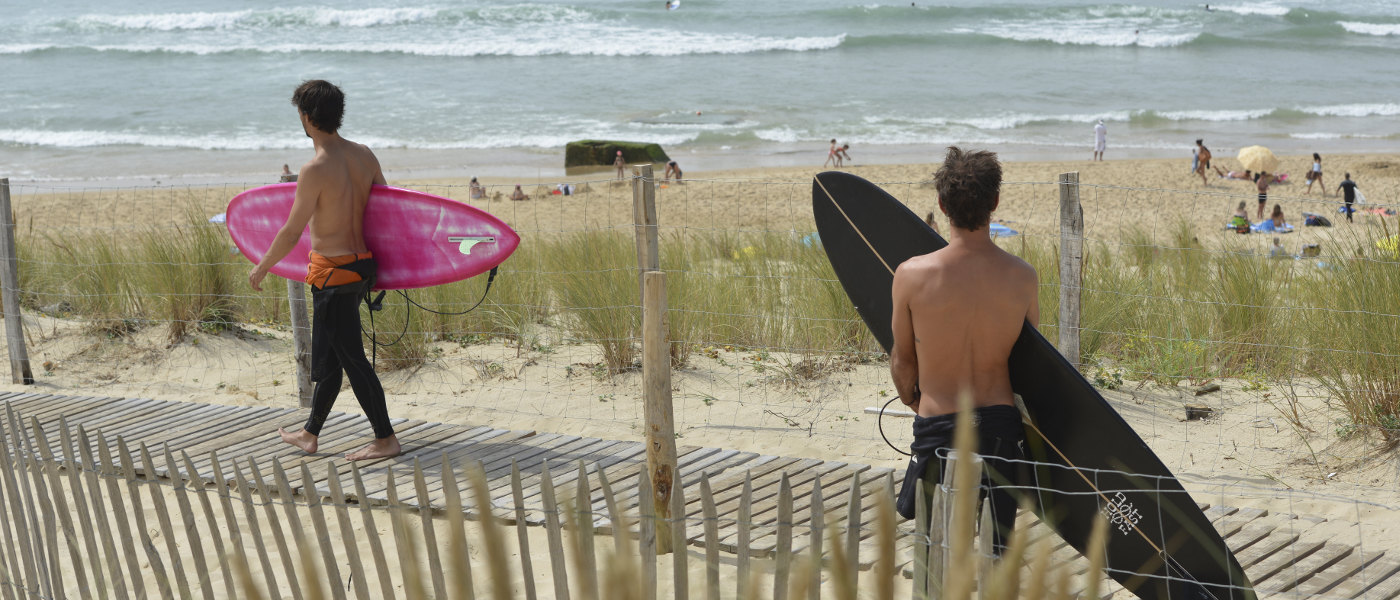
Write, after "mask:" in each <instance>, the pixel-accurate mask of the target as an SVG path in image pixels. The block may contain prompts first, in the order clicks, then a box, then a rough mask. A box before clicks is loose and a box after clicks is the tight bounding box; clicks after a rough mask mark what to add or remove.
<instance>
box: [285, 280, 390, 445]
mask: <svg viewBox="0 0 1400 600" xmlns="http://www.w3.org/2000/svg"><path fill="white" fill-rule="evenodd" d="M340 268H342V269H346V270H351V271H355V272H357V273H359V274H360V275H361V277H363V280H361V281H357V282H355V283H347V284H345V285H337V286H330V287H326V288H317V287H315V286H312V288H311V306H312V308H313V309H314V310H315V313H314V315H313V316H312V318H311V380H312V381H313V382H315V384H316V387H315V390H314V391H313V392H312V394H311V416H309V417H307V419H306V426H305V427H304V429H305V430H306V431H307V432H308V433H310V434H312V435H320V434H321V426H322V425H324V424H325V423H326V417H327V416H329V415H330V412H331V407H332V406H334V405H335V399H336V396H339V395H340V382H341V375H340V373H341V371H342V370H343V371H344V372H345V374H346V375H348V376H349V377H350V388H351V389H352V390H354V391H355V398H356V399H358V400H359V401H360V408H361V409H363V410H364V412H365V417H367V418H368V419H369V422H370V425H371V426H372V427H374V437H375V438H376V439H383V438H386V437H389V436H391V435H394V426H393V425H392V424H390V422H389V408H388V406H387V405H386V403H385V400H384V386H383V385H381V384H380V383H379V376H378V375H375V373H374V365H371V364H370V362H369V359H368V358H365V347H364V341H363V339H362V337H361V333H360V300H361V299H362V298H364V296H365V294H366V293H368V292H369V290H370V288H371V287H373V285H374V281H375V273H376V272H377V270H378V266H377V265H376V263H375V262H374V259H373V258H367V259H361V260H357V261H355V262H353V263H350V264H348V265H344V266H342V267H340Z"/></svg>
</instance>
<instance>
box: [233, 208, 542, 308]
mask: <svg viewBox="0 0 1400 600" xmlns="http://www.w3.org/2000/svg"><path fill="white" fill-rule="evenodd" d="M296 186H297V184H295V183H278V184H274V185H268V186H263V187H259V188H254V189H251V190H248V191H245V192H243V193H241V194H238V195H237V196H234V198H233V200H231V201H230V202H229V205H228V231H229V235H230V236H231V237H232V238H233V243H234V245H236V246H238V249H239V251H241V252H242V253H243V255H244V256H246V257H247V258H248V259H249V260H251V261H253V262H254V263H255V264H256V263H257V262H258V261H261V260H262V258H263V256H264V255H266V254H267V250H268V248H269V247H271V246H272V241H273V239H274V238H276V237H277V232H278V231H279V230H280V229H281V228H282V225H283V224H285V223H286V222H287V215H289V214H291V212H292V202H293V201H294V200H295V199H296ZM365 245H366V246H368V247H369V250H370V252H373V253H374V258H375V260H376V261H377V262H378V263H379V275H378V283H377V284H376V286H375V287H376V288H377V289H384V290H397V289H409V288H419V287H429V286H434V285H442V284H444V283H451V282H454V281H460V280H462V279H467V278H469V277H474V276H476V275H480V274H482V273H485V272H486V271H489V270H491V268H492V267H495V266H496V265H499V264H501V263H502V262H504V261H505V260H506V259H507V258H509V257H510V255H511V253H513V252H515V248H516V247H517V246H519V245H520V236H519V235H518V234H516V233H515V231H514V230H513V229H511V228H510V226H509V225H506V224H505V222H503V221H501V220H500V219H497V218H496V217H495V216H493V215H491V214H490V213H487V212H485V211H483V210H481V209H478V208H476V207H473V206H469V205H467V204H463V203H461V202H458V201H456V200H451V199H448V198H443V197H441V196H434V195H432V194H425V193H422V192H415V191H413V190H406V189H402V188H395V187H389V186H383V185H376V186H374V188H373V189H372V190H371V191H370V196H369V203H368V204H367V205H366V206H365ZM310 252H311V233H310V231H303V232H302V234H301V239H300V240H298V241H297V245H296V247H294V248H293V249H292V251H291V253H289V254H288V255H287V257H286V258H284V259H282V261H281V262H279V263H277V265H276V266H274V267H273V268H272V273H273V274H275V275H278V276H281V277H285V278H287V279H293V280H297V281H301V280H303V279H305V277H306V265H307V262H308V260H307V255H308V254H309V253H310Z"/></svg>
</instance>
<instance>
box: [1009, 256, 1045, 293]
mask: <svg viewBox="0 0 1400 600" xmlns="http://www.w3.org/2000/svg"><path fill="white" fill-rule="evenodd" d="M1003 252H1005V251H1003ZM1004 260H1005V262H1006V266H1007V271H1008V272H1009V273H1010V275H1011V276H1012V277H1015V278H1016V280H1017V281H1018V282H1020V283H1021V284H1022V285H1027V286H1030V287H1032V288H1034V287H1036V286H1038V285H1039V284H1040V275H1039V274H1037V273H1036V272H1035V267H1032V266H1031V264H1030V263H1028V262H1026V261H1025V260H1022V259H1021V257H1019V256H1016V255H1015V254H1012V253H1010V252H1005V257H1004Z"/></svg>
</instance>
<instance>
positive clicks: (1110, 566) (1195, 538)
mask: <svg viewBox="0 0 1400 600" xmlns="http://www.w3.org/2000/svg"><path fill="white" fill-rule="evenodd" d="M812 212H813V213H814V215H815V216H816V221H817V231H818V233H819V234H820V235H821V241H822V245H823V247H824V248H825V249H826V254H827V257H828V258H829V259H830V260H831V265H832V267H833V268H834V269H835V271H836V275H837V277H838V278H839V279H840V280H841V286H842V287H843V288H845V290H846V295H848V296H850V298H851V301H852V302H853V303H854V304H855V307H856V310H857V311H858V312H859V313H860V316H861V318H862V319H863V320H864V321H865V324H866V326H867V327H869V328H870V331H871V333H873V334H875V338H876V339H877V340H878V341H879V342H880V345H881V346H884V348H885V350H886V351H889V349H890V346H891V345H892V344H893V334H892V333H891V331H890V318H891V311H892V301H891V298H890V285H891V284H892V283H893V281H894V270H895V268H896V267H898V266H899V264H900V263H902V262H904V261H905V260H907V259H909V258H911V257H914V256H919V255H922V254H928V253H930V252H933V251H935V250H938V249H939V248H942V247H944V246H946V245H947V242H945V241H943V238H941V237H939V236H938V234H937V233H935V232H934V231H933V229H931V228H930V227H929V226H928V225H926V224H924V221H923V220H922V219H920V218H919V217H918V215H915V214H914V213H913V212H911V211H910V210H909V209H908V208H907V207H905V206H904V204H902V203H900V202H899V201H898V200H896V199H895V198H894V197H893V196H891V195H889V194H888V193H886V192H885V191H884V190H882V189H880V188H879V186H876V185H875V184H873V183H870V182H869V181H866V180H864V179H861V178H860V177H856V176H855V175H851V174H848V173H841V172H835V171H829V172H825V173H821V174H818V175H817V176H816V179H815V180H814V181H813V183H812ZM1008 362H1009V365H1010V371H1011V386H1012V389H1013V390H1015V392H1016V393H1017V394H1019V395H1020V396H1021V398H1022V400H1023V401H1024V403H1025V406H1026V411H1027V412H1028V413H1029V417H1030V419H1029V421H1028V422H1027V423H1026V439H1027V442H1028V443H1027V446H1028V450H1029V452H1030V454H1031V458H1032V459H1033V460H1035V461H1037V462H1039V463H1044V465H1043V466H1041V467H1038V468H1037V469H1035V471H1034V472H1035V477H1036V481H1034V482H1032V483H1033V484H1034V485H1035V486H1036V487H1037V488H1039V489H1040V490H1041V491H1039V492H1038V494H1037V497H1036V498H1035V500H1036V506H1035V511H1036V513H1037V514H1038V515H1039V516H1040V518H1041V519H1042V520H1043V521H1045V522H1046V524H1048V525H1050V526H1051V527H1052V528H1053V529H1054V530H1055V531H1056V532H1057V533H1059V534H1060V536H1061V537H1063V538H1064V540H1065V541H1066V542H1068V543H1069V544H1070V545H1072V546H1074V547H1075V548H1076V549H1078V550H1079V551H1080V552H1084V551H1085V549H1086V548H1087V547H1088V541H1089V540H1088V538H1089V532H1090V530H1091V527H1092V526H1093V521H1094V518H1095V516H1096V515H1098V514H1104V515H1105V516H1107V517H1108V518H1109V525H1110V526H1109V533H1110V539H1109V542H1108V551H1107V557H1106V570H1107V571H1108V574H1109V576H1111V577H1113V578H1114V579H1115V580H1117V581H1118V582H1119V583H1122V584H1123V586H1124V587H1126V588H1127V589H1128V590H1130V591H1132V592H1133V593H1135V594H1137V595H1138V596H1139V597H1140V598H1143V599H1144V600H1169V599H1170V600H1212V599H1214V600H1226V599H1230V600H1255V598H1256V596H1255V594H1254V591H1253V587H1252V586H1251V584H1250V583H1249V579H1248V578H1247V577H1246V576H1245V574H1244V570H1243V569H1241V568H1240V565H1239V562H1238V561H1236V560H1235V557H1234V554H1233V553H1231V552H1230V549H1229V548H1228V547H1227V546H1226V545H1225V542H1224V540H1222V539H1221V538H1220V534H1218V533H1217V532H1216V531H1215V528H1214V527H1212V526H1211V524H1210V521H1209V520H1208V519H1207V518H1206V516H1205V514H1204V513H1202V512H1201V509H1200V507H1198V506H1197V505H1196V503H1195V502H1194V501H1193V500H1192V499H1191V496H1190V495H1189V494H1187V493H1186V491H1185V490H1184V489H1183V488H1182V487H1181V483H1180V482H1178V481H1177V480H1176V477H1175V476H1173V475H1172V473H1171V471H1170V470H1169V469H1167V467H1166V465H1164V464H1162V461H1161V460H1160V459H1158V458H1157V456H1156V455H1155V454H1153V453H1152V450H1151V449H1150V448H1148V446H1147V444H1146V443H1145V442H1143V441H1142V438H1141V437H1138V435H1137V433H1136V432H1134V431H1133V429H1132V427H1130V426H1129V425H1128V423H1127V422H1126V421H1124V420H1123V418H1122V417H1121V416H1120V415H1119V414H1118V413H1117V412H1116V411H1114V410H1113V407H1112V406H1110V405H1109V404H1108V403H1107V402H1106V401H1104V399H1103V397H1102V396H1100V395H1099V393H1098V391H1097V390H1095V389H1094V387H1093V386H1092V385H1090V384H1089V382H1088V381H1086V380H1085V379H1084V377H1083V376H1082V375H1080V374H1079V372H1078V371H1077V370H1075V368H1074V367H1073V366H1072V365H1070V364H1069V362H1068V361H1066V360H1065V359H1064V357H1063V356H1061V355H1060V353H1059V351H1057V350H1056V349H1055V347H1054V346H1052V345H1051V344H1050V342H1048V341H1046V339H1045V338H1044V337H1042V336H1041V335H1040V332H1038V331H1036V329H1035V328H1033V327H1031V325H1030V323H1026V324H1025V326H1024V327H1023V328H1022V330H1021V336H1020V338H1019V339H1017V341H1016V344H1015V347H1014V348H1013V349H1012V351H1011V357H1010V359H1009V361H1008Z"/></svg>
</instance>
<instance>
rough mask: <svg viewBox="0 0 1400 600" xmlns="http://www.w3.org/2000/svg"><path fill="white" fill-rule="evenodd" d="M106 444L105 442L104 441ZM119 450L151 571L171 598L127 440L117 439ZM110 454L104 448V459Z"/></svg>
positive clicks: (133, 510)
mask: <svg viewBox="0 0 1400 600" xmlns="http://www.w3.org/2000/svg"><path fill="white" fill-rule="evenodd" d="M103 444H104V446H105V442H103ZM117 452H118V454H119V460H120V461H121V469H122V479H123V480H125V481H126V491H127V494H128V496H127V497H128V498H130V499H131V514H132V515H133V516H135V517H136V529H137V532H138V533H139V534H140V536H141V537H140V539H141V547H142V548H143V549H144V550H145V551H146V558H147V559H148V560H149V561H150V565H151V571H152V572H154V573H155V576H156V586H157V588H158V589H159V590H160V595H161V597H163V598H170V597H172V596H173V595H174V593H173V591H172V590H171V587H170V578H169V576H168V575H167V574H166V572H165V562H164V561H162V560H161V558H160V552H158V551H157V550H156V545H155V543H154V542H153V541H151V535H150V533H149V532H150V529H149V528H147V527H146V509H145V507H144V506H143V504H142V502H141V488H140V487H139V486H140V484H139V483H138V480H137V478H136V465H135V462H134V461H132V460H131V451H130V450H129V449H127V447H126V441H125V440H122V439H120V438H118V439H117ZM109 456H110V451H107V450H104V452H103V459H104V460H105V459H107V458H108V457H109Z"/></svg>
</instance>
